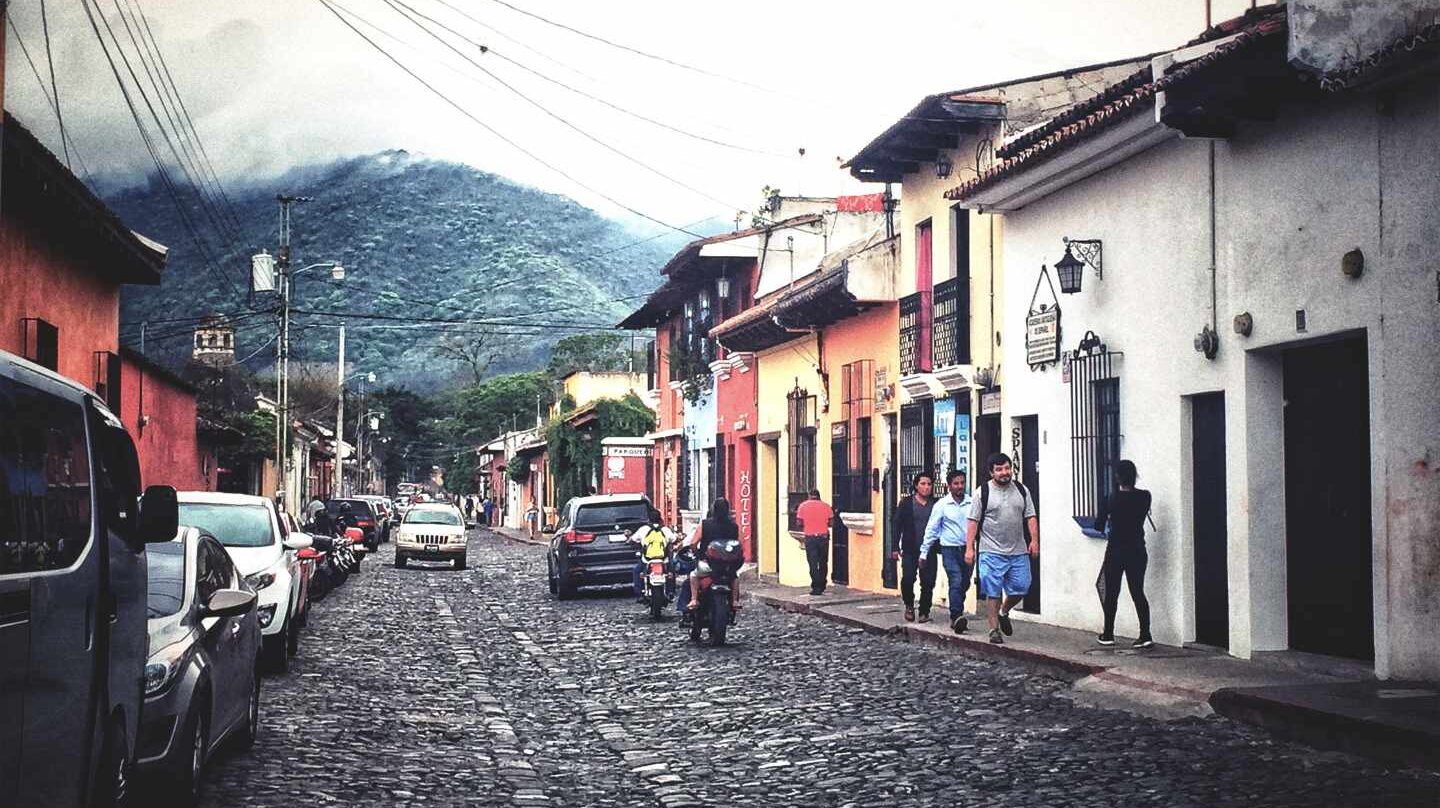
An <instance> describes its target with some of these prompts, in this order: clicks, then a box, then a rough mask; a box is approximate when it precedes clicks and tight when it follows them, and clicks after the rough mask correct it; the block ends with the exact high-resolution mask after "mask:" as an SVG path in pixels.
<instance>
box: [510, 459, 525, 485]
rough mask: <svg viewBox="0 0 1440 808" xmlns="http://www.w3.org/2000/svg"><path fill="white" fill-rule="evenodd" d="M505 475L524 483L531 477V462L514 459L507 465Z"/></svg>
mask: <svg viewBox="0 0 1440 808" xmlns="http://www.w3.org/2000/svg"><path fill="white" fill-rule="evenodd" d="M505 476H507V477H509V478H510V479H511V480H514V481H515V482H516V483H519V484H524V482H525V481H526V480H528V479H530V464H529V463H528V462H521V461H519V460H515V461H512V462H511V463H510V465H508V466H506V467H505Z"/></svg>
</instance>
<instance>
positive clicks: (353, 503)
mask: <svg viewBox="0 0 1440 808" xmlns="http://www.w3.org/2000/svg"><path fill="white" fill-rule="evenodd" d="M346 503H348V504H349V505H350V513H351V514H353V515H354V517H355V526H356V527H358V528H360V530H361V531H362V532H363V533H364V534H365V546H366V547H367V548H369V549H370V551H371V552H374V551H375V550H378V549H380V518H379V516H377V515H376V513H375V508H374V506H372V505H371V504H370V501H369V500H368V499H361V498H359V497H349V498H347V499H327V500H325V511H326V512H327V513H329V514H330V518H331V519H334V518H335V517H337V516H339V515H340V510H341V506H342V505H344V504H346Z"/></svg>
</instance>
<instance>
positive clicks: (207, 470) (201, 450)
mask: <svg viewBox="0 0 1440 808" xmlns="http://www.w3.org/2000/svg"><path fill="white" fill-rule="evenodd" d="M120 367H121V371H120V409H119V411H118V412H117V414H118V415H119V416H120V420H121V421H123V422H124V424H125V428H126V429H128V430H130V435H131V437H133V438H134V439H135V451H136V453H138V454H139V455H140V481H141V483H142V484H144V485H173V486H174V487H175V488H176V489H178V490H180V491H214V490H215V489H216V483H217V477H218V475H217V471H216V461H215V450H214V443H215V439H216V438H217V437H219V435H220V434H221V430H218V429H212V430H209V431H207V433H206V434H205V435H204V436H203V439H202V433H201V424H200V421H199V418H198V417H197V413H196V410H195V388H194V387H192V386H191V385H190V384H189V383H188V382H186V381H185V380H183V379H181V378H180V377H179V376H177V375H175V374H174V373H171V372H170V371H169V370H166V369H165V368H163V367H161V366H160V365H157V364H155V362H153V361H151V360H150V359H149V358H147V357H146V356H144V355H143V354H141V353H140V352H139V351H136V350H133V349H131V348H121V349H120ZM211 433H213V434H211Z"/></svg>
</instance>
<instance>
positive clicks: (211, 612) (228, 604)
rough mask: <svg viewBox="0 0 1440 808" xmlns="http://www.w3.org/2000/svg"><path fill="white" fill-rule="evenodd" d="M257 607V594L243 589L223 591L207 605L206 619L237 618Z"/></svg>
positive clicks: (214, 596)
mask: <svg viewBox="0 0 1440 808" xmlns="http://www.w3.org/2000/svg"><path fill="white" fill-rule="evenodd" d="M254 605H255V593H254V592H246V591H244V590H241V589H221V590H220V591H218V592H216V593H215V594H213V595H211V596H210V602H209V603H207V604H205V614H204V616H205V617H237V616H239V615H242V614H244V613H246V612H248V611H250V607H252V606H254Z"/></svg>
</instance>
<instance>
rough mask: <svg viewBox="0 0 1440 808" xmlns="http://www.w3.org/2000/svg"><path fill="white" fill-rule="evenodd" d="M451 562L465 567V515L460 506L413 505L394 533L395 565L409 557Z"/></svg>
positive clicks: (459, 566) (438, 503) (401, 564)
mask: <svg viewBox="0 0 1440 808" xmlns="http://www.w3.org/2000/svg"><path fill="white" fill-rule="evenodd" d="M412 558H414V559H419V560H421V561H454V562H455V569H457V570H463V569H465V517H463V516H461V515H460V509H459V508H456V507H455V506H454V505H447V504H445V503H443V502H432V503H425V504H421V505H415V506H413V507H411V508H410V510H409V511H406V513H405V519H404V520H403V521H401V522H400V527H399V529H398V530H396V532H395V566H397V567H404V566H405V562H406V561H409V560H410V559H412Z"/></svg>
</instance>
